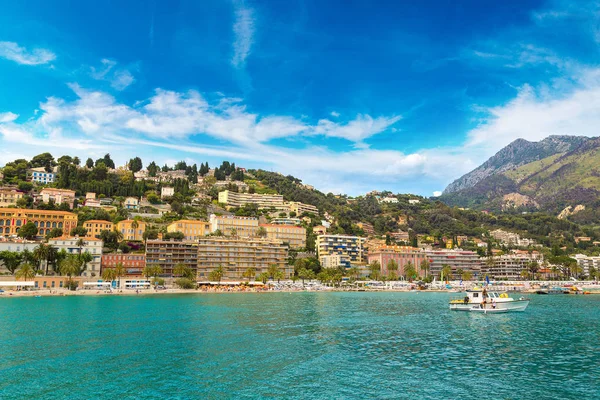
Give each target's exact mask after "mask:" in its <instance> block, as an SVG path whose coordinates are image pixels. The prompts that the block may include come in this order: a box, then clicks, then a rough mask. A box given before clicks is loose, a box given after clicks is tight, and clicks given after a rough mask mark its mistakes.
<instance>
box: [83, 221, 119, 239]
mask: <svg viewBox="0 0 600 400" xmlns="http://www.w3.org/2000/svg"><path fill="white" fill-rule="evenodd" d="M83 227H84V228H85V229H86V230H87V237H92V238H96V239H100V232H102V231H112V230H113V229H114V224H113V223H112V222H110V221H104V220H101V219H91V220H89V221H85V222H84V223H83Z"/></svg>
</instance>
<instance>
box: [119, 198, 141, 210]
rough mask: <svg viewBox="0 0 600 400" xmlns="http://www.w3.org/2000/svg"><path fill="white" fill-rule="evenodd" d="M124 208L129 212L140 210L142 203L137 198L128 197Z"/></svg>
mask: <svg viewBox="0 0 600 400" xmlns="http://www.w3.org/2000/svg"><path fill="white" fill-rule="evenodd" d="M123 207H124V208H126V209H127V210H137V209H138V208H140V201H139V199H138V198H137V197H128V198H126V199H125V202H124V203H123Z"/></svg>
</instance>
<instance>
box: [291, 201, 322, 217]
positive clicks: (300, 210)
mask: <svg viewBox="0 0 600 400" xmlns="http://www.w3.org/2000/svg"><path fill="white" fill-rule="evenodd" d="M287 205H288V208H289V210H290V212H295V213H296V215H302V214H304V213H308V214H314V215H319V209H318V208H317V207H315V206H313V205H312V204H304V203H300V202H297V201H290V202H289V203H287Z"/></svg>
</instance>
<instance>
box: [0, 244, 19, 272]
mask: <svg viewBox="0 0 600 400" xmlns="http://www.w3.org/2000/svg"><path fill="white" fill-rule="evenodd" d="M21 260H22V257H21V254H20V253H17V252H16V251H9V250H4V251H0V261H2V263H3V264H4V267H5V268H6V269H7V270H8V271H9V272H10V273H11V274H13V275H14V274H15V271H16V270H17V268H18V267H19V265H21Z"/></svg>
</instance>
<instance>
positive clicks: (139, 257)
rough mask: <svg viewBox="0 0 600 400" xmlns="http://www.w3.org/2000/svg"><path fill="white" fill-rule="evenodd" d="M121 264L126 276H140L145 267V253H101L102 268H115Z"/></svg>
mask: <svg viewBox="0 0 600 400" xmlns="http://www.w3.org/2000/svg"><path fill="white" fill-rule="evenodd" d="M117 264H122V265H123V267H124V268H125V271H126V274H127V276H130V277H131V276H135V277H141V276H143V275H144V268H145V267H146V255H145V254H137V253H127V254H123V253H110V254H103V255H102V270H103V271H104V270H105V269H107V268H108V269H111V268H115V267H116V266H117Z"/></svg>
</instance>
